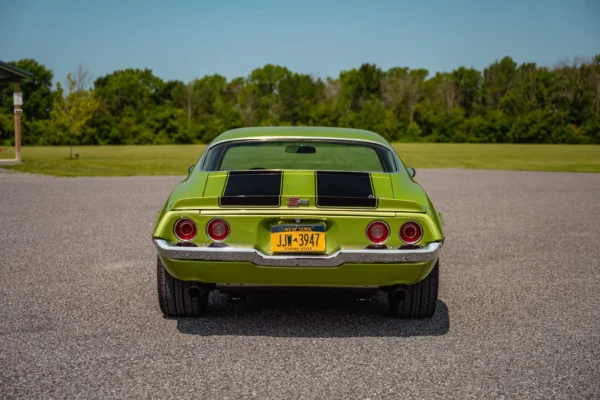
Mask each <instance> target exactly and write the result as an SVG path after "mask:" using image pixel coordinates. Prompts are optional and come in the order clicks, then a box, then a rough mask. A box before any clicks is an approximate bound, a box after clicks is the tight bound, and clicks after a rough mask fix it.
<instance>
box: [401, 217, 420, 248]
mask: <svg viewBox="0 0 600 400" xmlns="http://www.w3.org/2000/svg"><path fill="white" fill-rule="evenodd" d="M422 237H423V229H421V225H419V224H417V223H416V222H407V223H405V224H404V225H402V227H401V228H400V239H401V240H402V241H403V242H404V243H406V244H415V243H417V242H418V241H419V240H421V238H422Z"/></svg>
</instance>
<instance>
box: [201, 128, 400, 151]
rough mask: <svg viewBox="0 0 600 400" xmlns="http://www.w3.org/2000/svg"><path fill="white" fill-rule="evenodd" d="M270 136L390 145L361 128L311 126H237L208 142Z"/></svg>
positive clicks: (379, 136) (373, 133)
mask: <svg viewBox="0 0 600 400" xmlns="http://www.w3.org/2000/svg"><path fill="white" fill-rule="evenodd" d="M271 138H326V139H350V140H363V141H369V142H375V143H379V144H382V145H384V146H386V147H391V146H390V144H389V143H388V141H387V140H385V139H384V138H383V137H382V136H381V135H379V134H377V133H375V132H371V131H366V130H362V129H351V128H328V127H313V126H264V127H261V126H257V127H251V128H237V129H232V130H229V131H227V132H223V133H221V134H220V135H219V136H217V137H216V138H215V139H214V140H213V141H212V142H211V143H210V144H211V146H212V145H215V144H217V143H220V142H225V141H230V140H243V139H271Z"/></svg>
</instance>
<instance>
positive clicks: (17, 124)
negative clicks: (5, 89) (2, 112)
mask: <svg viewBox="0 0 600 400" xmlns="http://www.w3.org/2000/svg"><path fill="white" fill-rule="evenodd" d="M14 89H15V93H21V85H20V84H19V82H15V85H14ZM21 113H23V110H22V109H21V105H20V104H15V161H16V162H21Z"/></svg>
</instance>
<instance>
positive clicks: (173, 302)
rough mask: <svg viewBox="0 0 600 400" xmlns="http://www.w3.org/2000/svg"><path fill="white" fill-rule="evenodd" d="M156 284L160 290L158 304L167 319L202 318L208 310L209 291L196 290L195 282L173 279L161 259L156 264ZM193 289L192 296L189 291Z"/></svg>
mask: <svg viewBox="0 0 600 400" xmlns="http://www.w3.org/2000/svg"><path fill="white" fill-rule="evenodd" d="M156 283H157V288H158V304H159V305H160V309H161V311H162V312H163V314H164V315H165V316H167V317H201V316H203V315H206V312H207V309H208V295H209V290H208V289H204V288H202V289H200V290H198V289H196V288H199V286H197V285H195V284H194V283H193V282H185V281H181V280H179V279H177V278H173V276H171V274H169V273H168V272H167V270H166V269H165V266H164V265H163V263H162V261H160V258H159V257H157V263H156ZM192 287H194V289H192V295H190V293H189V290H190V288H192Z"/></svg>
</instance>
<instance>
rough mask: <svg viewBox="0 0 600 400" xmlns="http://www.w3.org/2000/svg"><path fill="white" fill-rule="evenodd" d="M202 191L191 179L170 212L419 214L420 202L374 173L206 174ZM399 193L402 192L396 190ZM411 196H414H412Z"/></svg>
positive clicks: (281, 172) (389, 177) (269, 172)
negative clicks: (399, 196)
mask: <svg viewBox="0 0 600 400" xmlns="http://www.w3.org/2000/svg"><path fill="white" fill-rule="evenodd" d="M202 174H203V175H206V176H205V177H204V178H203V180H204V179H205V184H204V185H198V186H203V191H202V193H199V192H200V190H198V189H200V188H199V187H198V189H196V190H193V189H192V188H191V187H190V186H189V185H190V184H192V183H193V182H197V181H191V180H188V181H187V182H186V183H187V185H186V186H188V187H187V189H188V190H185V195H183V193H182V195H183V196H181V197H180V198H179V199H178V200H177V201H175V202H174V203H173V205H172V206H171V209H181V210H185V209H202V210H206V211H207V212H211V210H223V209H228V212H229V210H231V211H233V212H235V210H248V209H260V210H261V213H262V212H266V213H271V212H274V213H280V212H281V210H282V209H285V210H286V211H290V212H294V213H305V212H311V213H313V214H314V213H315V212H316V213H320V212H321V211H322V212H326V213H331V212H335V213H338V212H339V213H343V212H347V211H352V212H353V213H361V214H363V213H364V214H368V213H372V212H373V211H377V212H386V211H387V212H417V213H424V212H426V210H425V209H424V208H423V207H422V206H421V205H420V204H419V203H417V202H416V201H411V200H405V199H402V200H399V199H396V198H395V194H394V185H393V183H392V175H391V174H387V173H376V172H345V171H304V170H282V171H281V170H277V171H271V170H250V171H229V172H204V173H202ZM396 190H398V188H396ZM409 197H410V196H409Z"/></svg>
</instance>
